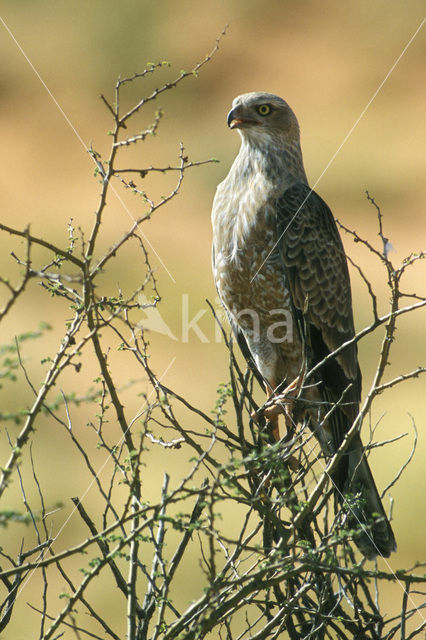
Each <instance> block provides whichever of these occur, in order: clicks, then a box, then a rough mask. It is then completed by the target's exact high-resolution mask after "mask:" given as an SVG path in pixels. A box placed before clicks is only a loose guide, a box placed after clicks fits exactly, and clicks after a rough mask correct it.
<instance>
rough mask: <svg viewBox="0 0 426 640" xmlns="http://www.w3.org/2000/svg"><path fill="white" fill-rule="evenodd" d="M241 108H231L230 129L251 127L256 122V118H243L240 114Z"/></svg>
mask: <svg viewBox="0 0 426 640" xmlns="http://www.w3.org/2000/svg"><path fill="white" fill-rule="evenodd" d="M239 111H240V109H239V108H238V107H236V108H235V109H231V111H230V112H229V113H228V120H227V122H228V127H229V128H230V129H242V128H243V127H249V126H250V125H252V124H256V121H255V120H249V119H248V118H242V117H241V116H240V115H239Z"/></svg>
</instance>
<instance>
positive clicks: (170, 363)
mask: <svg viewBox="0 0 426 640" xmlns="http://www.w3.org/2000/svg"><path fill="white" fill-rule="evenodd" d="M0 19H1V18H0ZM175 360H176V356H174V357H173V358H172V359H171V361H170V362H169V364H168V366H167V367H166V368H165V370H164V371H163V373H162V374H161V376H160V377H159V378H158V381H159V382H160V381H161V380H163V378H164V377H165V376H166V374H167V373H168V371H169V370H170V369H171V367H172V366H173V364H174V362H175ZM154 391H155V388H153V389H151V392H150V393H149V395H148V396H147V398H146V400H145V402H144V403H143V404H142V405H141V406H140V408H139V409H138V410H137V412H136V414H135V417H134V418H133V419H132V420H130V421H129V426H128V428H127V429H126V431H125V432H124V433H122V434H121V437H120V438H119V440H118V441H117V442H116V444H115V447H118V446H119V445H120V444H121V442H122V441H123V438H124V437H125V435H126V433H127V431H128V430H129V429H130V428H131V426H132V425H133V423H134V421H135V420H136V419H137V418H138V417H139V415H140V414H141V411H142V409H143V408H144V407H146V405H147V403H148V402H149V399H150V398H151V396H152V394H153V393H154ZM115 447H113V448H115ZM111 455H112V454H111V453H110V454H109V455H108V456H107V457H106V458H105V460H104V462H103V463H102V465H101V466H100V467H99V469H98V471H97V473H96V475H95V477H94V478H93V479H92V480H91V481H90V483H89V484H88V486H87V488H86V489H85V491H84V492H83V494H82V496H81V498H79V502H80V504H81V503H82V502H83V500H84V498H85V497H86V496H87V494H88V493H89V491H90V490H91V488H92V487H93V485H94V483H95V482H96V479H97V478H98V477H99V476H100V474H101V473H102V471H103V470H104V469H105V467H106V465H107V464H108V462H109V461H110V459H111ZM76 511H77V507H76V506H74V507H73V509H72V510H71V513H70V514H69V515H68V517H67V519H66V520H65V522H63V524H62V526H61V528H60V529H59V531H58V533H57V534H56V535H55V536H54V538H52V540H51V544H50V546H51V545H52V544H54V543H55V542H56V541H57V540H58V538H59V536H60V535H61V533H62V532H63V531H64V529H65V527H66V526H67V524H68V523H69V521H70V520H71V518H72V517H73V515H74V514H75V512H76ZM43 553H44V550H43V551H41V552H40V555H39V557H38V560H37V561H36V562H38V564H37V565H36V566H35V567H34V568H33V569H32V570H31V571H30V572H29V574H28V576H27V577H26V578H25V580H24V581H23V582H22V583H21V584H20V585H18V586H19V593H18V594H17V596H16V598H15V599H14V602H16V600H17V599H18V597H19V596H20V595H21V594H22V591H23V590H24V588H25V587H26V586H27V584H28V582H29V581H30V580H31V578H32V577H33V575H34V573H35V572H36V571H37V569H38V566H39V564H40V562H41V561H42V559H43ZM11 606H13V603H12V604H10V605H9V608H10V607H11ZM9 608H8V610H9ZM6 613H7V611H6V612H5V614H4V615H6Z"/></svg>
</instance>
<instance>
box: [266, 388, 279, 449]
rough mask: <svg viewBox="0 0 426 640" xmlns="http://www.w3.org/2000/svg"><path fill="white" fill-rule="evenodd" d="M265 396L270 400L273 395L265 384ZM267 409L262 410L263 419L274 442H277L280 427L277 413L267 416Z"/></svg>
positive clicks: (271, 390) (272, 391)
mask: <svg viewBox="0 0 426 640" xmlns="http://www.w3.org/2000/svg"><path fill="white" fill-rule="evenodd" d="M266 395H267V398H268V400H270V399H271V398H272V397H273V395H274V390H273V389H272V388H271V387H270V386H269V385H268V384H266ZM267 411H268V410H267V409H265V410H264V412H263V415H264V416H265V418H266V419H267V420H268V422H269V424H270V425H271V433H272V437H273V439H274V441H275V442H279V441H280V427H279V422H278V421H279V417H278V416H279V413H278V412H277V413H275V414H272V415H269V414H268V413H267Z"/></svg>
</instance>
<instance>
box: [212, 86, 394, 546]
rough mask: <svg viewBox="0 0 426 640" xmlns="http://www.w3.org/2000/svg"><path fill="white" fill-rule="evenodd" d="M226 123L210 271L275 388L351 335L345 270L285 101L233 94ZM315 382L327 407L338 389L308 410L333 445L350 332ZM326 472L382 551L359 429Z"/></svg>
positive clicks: (381, 520)
mask: <svg viewBox="0 0 426 640" xmlns="http://www.w3.org/2000/svg"><path fill="white" fill-rule="evenodd" d="M228 125H229V126H230V128H231V129H234V128H236V129H238V131H239V133H240V135H241V148H240V151H239V153H238V155H237V157H236V159H235V161H234V163H233V165H232V167H231V169H230V171H229V174H228V176H227V177H226V178H225V180H224V181H223V182H222V183H221V184H220V185H219V186H218V188H217V192H216V196H215V199H214V204H213V212H212V223H213V255H214V259H213V271H214V278H215V283H216V287H217V290H218V292H219V295H220V298H221V300H222V303H223V305H224V306H225V308H226V309H227V311H228V314H229V316H230V318H231V321H232V322H233V324H234V325H235V326H236V327H238V330H239V331H240V332H241V335H242V336H243V338H242V339H243V340H244V341H245V343H246V345H247V349H248V350H249V352H250V354H251V359H252V360H253V361H254V363H255V366H256V367H257V369H258V371H259V373H260V375H261V376H262V378H263V380H264V381H265V388H266V391H267V393H268V396H273V394H274V390H275V389H276V388H277V387H281V388H282V387H283V386H286V385H289V384H290V383H292V382H293V381H294V380H296V379H298V378H299V377H300V376H301V374H302V373H303V367H304V365H305V361H306V359H307V364H308V368H311V367H312V366H314V365H315V364H317V363H319V362H320V361H321V360H322V359H323V358H324V357H325V356H326V355H328V354H329V353H331V352H333V351H334V350H335V349H337V348H338V347H340V346H341V345H342V344H343V343H344V342H346V341H347V340H349V339H351V338H352V337H353V335H354V323H353V315H352V299H351V292H350V282H349V274H348V268H347V262H346V257H345V254H344V250H343V245H342V243H341V240H340V236H339V233H338V231H337V228H336V225H335V221H334V218H333V215H332V213H331V211H330V209H329V208H328V206H327V205H326V203H325V202H324V201H323V200H322V199H321V198H320V197H319V196H318V195H317V194H316V193H315V192H313V191H311V189H310V188H309V186H308V181H307V178H306V174H305V170H304V166H303V159H302V151H301V147H300V132H299V125H298V122H297V119H296V116H295V115H294V113H293V111H292V110H291V108H290V107H289V106H288V104H287V103H286V102H285V101H284V100H282V98H279V97H277V96H274V95H273V94H269V93H249V94H244V95H242V96H239V97H238V98H236V99H235V100H234V102H233V104H232V109H231V111H230V113H229V115H228ZM315 382H316V386H311V387H310V391H308V392H306V391H303V395H304V397H305V398H306V399H307V400H308V401H311V402H312V404H316V405H317V406H318V403H319V401H321V402H322V404H323V405H324V404H325V406H326V409H325V411H326V410H328V409H330V407H331V406H333V405H335V403H337V402H338V401H339V400H340V401H341V400H342V397H343V402H341V403H340V404H339V406H338V407H335V408H334V410H333V411H332V412H331V415H330V417H329V418H328V419H327V420H326V421H323V420H322V418H323V416H324V413H325V411H323V413H322V415H320V417H319V419H318V409H317V408H316V409H315V410H311V411H310V420H311V427H312V429H313V430H314V433H315V435H316V437H317V438H318V440H319V442H320V444H321V446H322V448H323V450H324V452H325V453H326V455H331V454H333V453H334V452H335V451H336V450H337V449H338V447H339V445H340V443H341V442H342V439H343V438H344V436H345V434H346V432H347V431H348V429H349V428H350V427H351V425H352V424H353V421H354V419H355V417H356V416H357V414H358V410H359V400H360V393H361V374H360V370H359V366H358V359H357V348H356V344H355V343H354V344H352V345H351V346H350V347H348V348H347V349H345V350H344V351H342V352H341V353H340V354H339V355H338V356H337V357H335V358H334V359H331V360H330V361H329V362H328V364H327V365H326V366H323V367H322V368H321V369H320V370H319V373H318V374H317V375H316V377H315ZM327 405H328V406H327ZM311 406H312V405H311ZM275 433H278V428H277V425H276V430H275ZM333 481H334V483H335V486H336V490H337V495H338V497H339V498H340V500H341V499H342V494H348V493H349V494H357V493H359V494H360V495H361V496H362V498H361V500H357V501H355V503H354V504H353V506H352V512H351V513H352V515H351V516H349V520H350V524H351V525H353V526H356V525H357V524H358V525H359V524H361V525H362V526H363V527H364V526H365V527H367V526H368V527H369V530H368V531H367V530H366V531H365V532H364V533H362V534H359V535H358V536H357V537H356V539H355V541H356V543H357V544H358V546H359V548H360V550H361V551H362V553H363V554H364V555H366V556H367V557H368V558H372V557H374V556H375V555H376V554H377V553H380V554H382V555H384V556H388V555H389V554H390V552H391V551H393V550H394V549H395V548H396V545H395V539H394V536H393V532H392V529H391V526H390V524H389V522H388V520H387V517H386V514H385V512H384V510H383V507H382V504H381V501H380V498H379V495H378V493H377V489H376V486H375V484H374V480H373V477H372V475H371V472H370V469H369V467H368V464H367V461H366V459H365V454H364V449H363V447H362V443H361V440H360V437H359V436H358V435H356V436H355V437H354V438H353V440H352V442H351V445H350V450H349V453H348V455H347V456H344V457H343V459H342V462H341V464H340V467H339V469H338V471H337V472H336V475H335V476H334V477H333ZM362 503H363V504H362ZM373 514H375V515H373Z"/></svg>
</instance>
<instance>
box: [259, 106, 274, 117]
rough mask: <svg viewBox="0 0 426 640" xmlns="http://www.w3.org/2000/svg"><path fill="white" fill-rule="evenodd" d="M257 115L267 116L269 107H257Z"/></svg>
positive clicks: (269, 111) (269, 110)
mask: <svg viewBox="0 0 426 640" xmlns="http://www.w3.org/2000/svg"><path fill="white" fill-rule="evenodd" d="M257 113H258V114H259V115H260V116H269V114H270V113H271V105H269V104H261V105H260V106H259V107H257Z"/></svg>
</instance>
